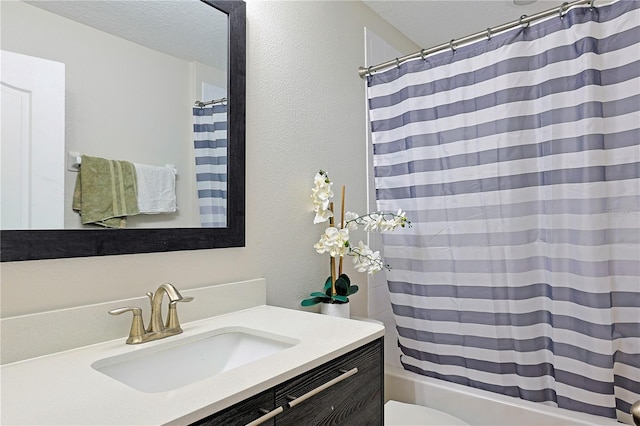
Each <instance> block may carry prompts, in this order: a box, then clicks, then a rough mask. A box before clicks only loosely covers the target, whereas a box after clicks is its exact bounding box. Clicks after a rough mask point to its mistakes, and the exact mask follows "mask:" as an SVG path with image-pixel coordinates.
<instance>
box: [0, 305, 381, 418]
mask: <svg viewBox="0 0 640 426" xmlns="http://www.w3.org/2000/svg"><path fill="white" fill-rule="evenodd" d="M223 327H246V328H250V329H254V330H258V331H261V332H264V333H269V334H277V335H281V336H284V337H287V338H293V339H297V340H299V341H300V343H298V344H296V345H295V346H292V347H290V348H287V349H284V350H282V351H280V352H278V353H275V354H272V355H269V356H267V357H265V358H262V359H260V360H257V361H254V362H251V363H249V364H245V365H243V366H240V367H237V368H235V369H232V370H229V371H226V372H223V373H220V374H218V375H216V376H213V377H211V378H207V379H204V380H201V381H199V382H196V383H193V384H190V385H187V386H184V387H181V388H179V389H175V390H172V391H167V392H160V393H144V392H141V391H138V390H136V389H133V388H131V387H129V386H127V385H125V384H122V383H120V382H118V381H116V380H114V379H112V378H110V377H108V376H106V375H104V374H102V373H100V372H98V371H96V370H94V369H93V368H92V367H91V364H92V363H93V362H95V361H98V360H100V359H103V358H106V357H110V356H114V355H119V354H123V353H127V352H132V351H136V350H140V349H143V348H148V347H151V346H153V345H162V344H163V343H164V342H168V341H169V340H177V339H184V338H188V337H190V336H194V335H198V334H201V333H205V332H208V331H211V330H215V329H218V328H223ZM182 328H183V330H184V333H182V334H180V335H177V336H172V337H168V338H166V339H163V340H158V341H154V342H149V343H145V344H141V345H126V344H125V339H124V338H121V339H117V340H111V341H108V342H104V343H99V344H95V345H91V346H85V347H82V348H78V349H73V350H69V351H65V352H60V353H55V354H51V355H46V356H42V357H38V358H32V359H28V360H24V361H19V362H15V363H12V364H6V365H3V366H2V367H1V368H0V379H1V381H2V382H1V383H2V388H1V408H2V410H1V414H0V424H3V425H20V424H29V425H36V424H42V425H56V424H57V425H97V424H102V425H125V424H127V425H150V424H154V425H155V424H188V423H190V422H192V421H195V420H198V419H200V418H203V417H206V416H207V415H209V414H212V413H215V412H217V411H220V410H222V409H224V408H226V407H229V406H231V405H233V404H235V403H236V402H239V401H242V400H244V399H246V398H248V397H250V396H252V395H254V394H256V393H259V392H261V391H263V390H266V389H269V388H271V387H272V386H275V385H277V384H278V383H281V382H283V381H285V380H288V379H290V378H293V377H295V376H297V375H299V374H301V373H303V372H305V371H307V370H309V369H312V368H314V367H317V366H319V365H321V364H323V363H325V362H327V361H330V360H331V359H333V358H336V357H338V356H340V355H343V354H345V353H347V352H349V351H351V350H353V349H356V348H358V347H360V346H362V345H364V344H366V343H369V342H371V341H373V340H375V339H377V338H379V337H382V336H383V334H384V327H383V326H381V325H380V324H376V323H371V322H365V321H357V320H347V319H342V318H334V317H329V316H326V315H320V314H315V313H309V312H303V311H297V310H292V309H285V308H278V307H273V306H258V307H255V308H251V309H246V310H242V311H238V312H233V313H229V314H225V315H220V316H216V317H212V318H208V319H204V320H200V321H194V322H191V323H186V324H183V325H182ZM176 367H177V368H179V365H178V366H176ZM158 374H162V372H161V371H159V372H158Z"/></svg>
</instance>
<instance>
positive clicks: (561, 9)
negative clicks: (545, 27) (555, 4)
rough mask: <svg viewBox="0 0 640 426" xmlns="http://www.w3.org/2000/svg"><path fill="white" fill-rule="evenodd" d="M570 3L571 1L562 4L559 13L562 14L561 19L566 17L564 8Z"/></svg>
mask: <svg viewBox="0 0 640 426" xmlns="http://www.w3.org/2000/svg"><path fill="white" fill-rule="evenodd" d="M568 4H569V2H566V1H565V2H564V3H562V4H561V5H560V9H559V12H558V14H559V15H560V20H562V19H564V8H565V7H567V5H568Z"/></svg>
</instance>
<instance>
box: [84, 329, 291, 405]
mask: <svg viewBox="0 0 640 426" xmlns="http://www.w3.org/2000/svg"><path fill="white" fill-rule="evenodd" d="M171 339H175V340H171ZM299 342H300V341H299V340H297V339H293V338H289V337H285V336H280V335H276V334H271V333H264V332H261V331H258V330H253V329H248V328H243V327H231V328H222V329H218V330H212V331H210V332H207V333H203V334H199V335H196V336H191V337H186V338H183V339H180V338H179V337H173V338H172V337H169V338H168V339H166V340H163V341H162V343H161V344H157V345H155V346H150V347H146V348H145V347H141V348H140V350H134V351H132V352H128V353H125V354H122V355H116V356H112V357H109V358H104V359H101V360H99V361H96V362H94V363H93V364H91V367H93V369H95V370H97V371H99V372H101V373H103V374H106V375H107V376H109V377H111V378H113V379H115V380H117V381H119V382H121V383H124V384H125V385H127V386H130V387H132V388H134V389H137V390H139V391H142V392H148V393H157V392H166V391H170V390H174V389H178V388H180V387H183V386H186V385H189V384H192V383H195V382H197V381H199V380H202V379H206V378H208V377H211V376H214V375H216V374H220V373H222V372H224V371H228V370H231V369H232V368H236V367H239V366H241V365H244V364H247V363H249V362H253V361H256V360H258V359H261V358H264V357H266V356H269V355H271V354H273V353H276V352H279V351H281V350H284V349H286V348H289V347H291V346H294V345H296V344H298V343H299ZM143 345H144V344H143ZM136 349H137V348H136Z"/></svg>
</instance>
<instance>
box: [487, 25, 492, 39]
mask: <svg viewBox="0 0 640 426" xmlns="http://www.w3.org/2000/svg"><path fill="white" fill-rule="evenodd" d="M487 40H491V28H487Z"/></svg>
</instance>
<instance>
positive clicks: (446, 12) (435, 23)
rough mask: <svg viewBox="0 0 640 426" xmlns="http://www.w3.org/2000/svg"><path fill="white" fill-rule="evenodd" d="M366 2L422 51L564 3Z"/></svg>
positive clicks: (545, 0)
mask: <svg viewBox="0 0 640 426" xmlns="http://www.w3.org/2000/svg"><path fill="white" fill-rule="evenodd" d="M363 1H364V3H365V4H366V5H367V6H369V7H370V8H371V9H373V11H375V12H376V13H377V14H378V15H380V16H381V17H382V18H384V19H385V20H386V21H388V22H389V23H390V24H391V25H393V26H394V27H396V28H397V29H398V30H399V31H400V32H402V33H403V34H405V35H406V36H407V37H409V38H410V39H411V40H412V41H414V42H415V43H416V44H417V45H418V46H420V47H421V48H429V47H433V46H436V45H439V44H442V43H446V42H448V41H449V40H451V39H456V38H462V37H465V36H467V35H470V34H473V33H477V32H480V31H485V30H486V29H487V28H490V27H496V26H498V25H502V24H505V23H508V22H512V21H516V20H518V19H519V18H520V16H521V15H533V14H535V13H537V12H542V11H544V10H547V9H553V8H556V7H557V8H559V7H560V5H561V4H562V2H563V1H561V0H557V1H551V0H538V1H536V2H533V3H530V4H527V5H522V6H517V5H515V4H514V2H513V1H511V0H412V1H405V0H393V1H391V0H386V1H382V0H363ZM596 4H597V3H596ZM410 53H413V52H410ZM389 59H392V58H389Z"/></svg>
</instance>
